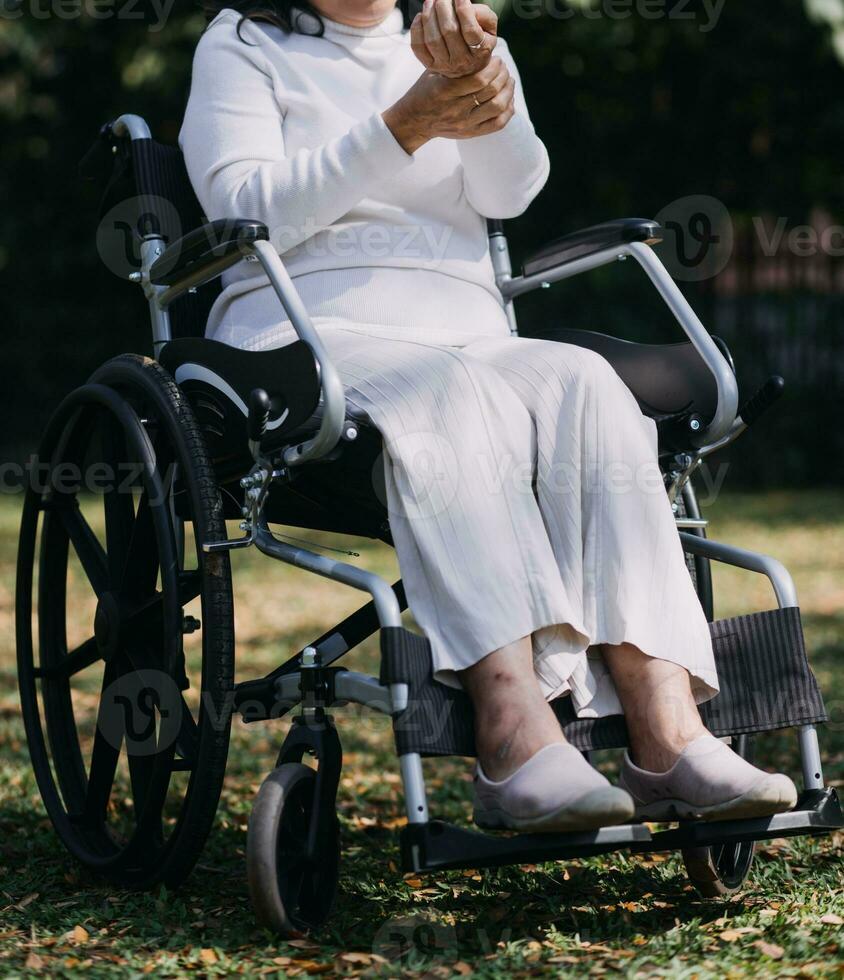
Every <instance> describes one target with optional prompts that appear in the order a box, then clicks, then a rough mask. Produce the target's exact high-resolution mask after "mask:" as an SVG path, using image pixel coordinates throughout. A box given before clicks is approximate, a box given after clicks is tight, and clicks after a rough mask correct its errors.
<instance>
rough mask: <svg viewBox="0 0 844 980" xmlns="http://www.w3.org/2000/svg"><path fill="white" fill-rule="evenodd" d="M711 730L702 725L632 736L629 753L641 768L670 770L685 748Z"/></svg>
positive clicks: (657, 770)
mask: <svg viewBox="0 0 844 980" xmlns="http://www.w3.org/2000/svg"><path fill="white" fill-rule="evenodd" d="M708 734H709V732H708V731H707V730H706V728H704V727H703V726H702V725H701V726H700V727H693V728H688V729H684V730H683V731H673V732H670V733H666V734H664V735H661V736H659V735H657V736H654V735H651V736H650V737H648V738H644V739H642V738H639V739H637V738H635V737H631V744H630V749H629V750H628V754H629V756H630V759H631V761H632V762H633V764H634V765H635V766H637V767H638V768H639V769H644V770H645V771H647V772H668V770H669V769H670V768H671V767H672V766H673V765H674V764H675V763H676V762H677V760H678V759H679V758H680V756H681V755H682V754H683V751H684V749H685V748H686V747H687V746H688V745H690V744H691V743H692V742H694V741H695V739H697V738H700V737H701V735H708Z"/></svg>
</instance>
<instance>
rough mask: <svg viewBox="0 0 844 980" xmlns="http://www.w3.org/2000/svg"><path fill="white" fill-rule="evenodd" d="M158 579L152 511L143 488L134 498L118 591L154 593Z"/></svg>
mask: <svg viewBox="0 0 844 980" xmlns="http://www.w3.org/2000/svg"><path fill="white" fill-rule="evenodd" d="M157 578H158V547H157V545H156V540H155V528H154V526H153V523H152V510H151V508H150V503H149V495H148V494H147V492H146V491H144V492H143V493H142V494H141V498H140V500H139V501H138V510H137V514H136V515H135V518H134V521H133V522H132V531H131V534H130V536H129V544H128V548H127V555H126V562H125V566H124V569H123V577H122V580H121V583H120V589H121V592H123V594H124V595H128V596H133V597H134V596H146V595H150V594H152V593H154V592H155V582H156V579H157Z"/></svg>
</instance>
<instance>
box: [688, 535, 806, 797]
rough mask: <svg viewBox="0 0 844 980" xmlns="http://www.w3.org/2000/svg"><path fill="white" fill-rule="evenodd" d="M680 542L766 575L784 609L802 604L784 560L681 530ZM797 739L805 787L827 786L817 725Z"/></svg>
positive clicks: (713, 558)
mask: <svg viewBox="0 0 844 980" xmlns="http://www.w3.org/2000/svg"><path fill="white" fill-rule="evenodd" d="M680 542H681V543H682V545H683V550H684V551H687V552H688V553H689V554H692V555H701V556H702V557H704V558H708V559H709V560H710V561H720V562H723V563H725V564H727V565H733V566H735V567H736V568H745V569H747V570H748V571H751V572H758V573H759V574H760V575H764V576H766V578H767V579H768V581H769V582H770V583H771V585H772V586H773V589H774V594H775V595H776V598H777V605H778V606H779V608H780V609H789V608H792V607H798V606H799V603H798V601H797V589H796V587H795V585H794V579H793V578H792V577H791V575H790V574H789V572H788V569H786V567H785V565H783V564H782V562H780V561H777V559H776V558H772V557H771V556H770V555H763V554H759V553H758V552H755V551H747V550H746V549H744V548H736V547H735V546H734V545H729V544H723V543H722V542H720V541H712V540H710V539H709V538H701V537H698V536H697V535H696V534H688V533H685V532H683V531H681V532H680ZM797 741H798V746H799V749H800V766H801V769H802V772H803V786H804V788H805V789H823V788H824V779H823V765H822V763H821V753H820V747H819V745H818V732H817V728H816V726H815V725H802V726H801V727H800V728H798V729H797Z"/></svg>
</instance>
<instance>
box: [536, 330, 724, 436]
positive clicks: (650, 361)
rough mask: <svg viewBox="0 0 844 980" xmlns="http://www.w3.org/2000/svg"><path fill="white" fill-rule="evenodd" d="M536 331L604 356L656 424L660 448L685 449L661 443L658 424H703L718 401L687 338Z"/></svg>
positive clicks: (707, 372) (708, 373)
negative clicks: (667, 340) (646, 340)
mask: <svg viewBox="0 0 844 980" xmlns="http://www.w3.org/2000/svg"><path fill="white" fill-rule="evenodd" d="M537 336H539V337H541V338H542V339H545V340H554V341H558V342H560V343H564V344H575V345H577V346H578V347H586V348H588V349H589V350H593V351H595V352H596V353H598V354H600V355H601V356H602V357H604V358H606V360H608V361H609V362H610V364H612V366H613V367H614V368H615V370H616V372H617V373H618V375H619V377H620V378H621V379H622V381H624V383H625V384H626V385H627V387H628V388H629V389H630V390H631V391H632V392H633V394H634V396H635V397H636V401H638V403H639V407H640V408H641V409H642V412H643V413H644V414H645V415H647V416H649V417H650V418H652V419H654V420H656V422H657V424H658V426H660V429H661V432H660V436H661V442H662V443H663V448H669V449H688V448H689V446H681V445H677V446H673V445H667V441H666V439H665V438H663V436H664V432H663V431H662V429H663V427H662V426H661V423H663V422H669V421H672V420H674V419H678V418H680V419H683V418H688V417H689V416H691V415H699V416H700V418H701V421H702V423H703V424H704V425H706V424H707V423H708V422H709V421H710V420H711V419H712V416H713V415H714V413H715V408H716V406H717V402H718V389H717V386H716V384H715V379H714V378H713V376H712V374H711V373H710V371H709V369H708V368H707V366H706V364H705V363H704V361H703V359H702V358H701V356H700V354H698V352H697V351H696V350H695V348H694V347H693V346H692V344H690V343H688V342H685V343H678V344H640V343H634V342H633V341H630V340H621V339H620V338H618V337H610V336H608V335H607V334H602V333H594V332H592V331H591V330H569V329H566V328H563V327H556V328H554V329H552V330H548V331H542V332H541V333H538V334H537ZM666 431H667V430H666ZM669 441H670V440H669Z"/></svg>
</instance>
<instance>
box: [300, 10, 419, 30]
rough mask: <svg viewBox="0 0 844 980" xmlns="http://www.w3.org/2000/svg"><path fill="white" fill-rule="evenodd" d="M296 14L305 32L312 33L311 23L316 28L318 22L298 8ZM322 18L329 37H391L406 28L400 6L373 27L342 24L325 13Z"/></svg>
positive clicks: (321, 15)
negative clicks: (343, 35)
mask: <svg viewBox="0 0 844 980" xmlns="http://www.w3.org/2000/svg"><path fill="white" fill-rule="evenodd" d="M294 16H298V17H300V18H301V22H300V23H301V28H302V31H303V33H310V32H311V25H312V26H313V29H314V30H316V28H317V23H316V21H315V20H314V18H313V16H312V15H311V14H307V13H304V12H302V11H298V10H297V11H296V12H295V14H294ZM320 19H321V20H322V23H323V25H324V32H323V36H324V37H327V38H330V37H332V36H334V37H336V36H337V35H341V34H345V35H346V36H351V37H361V38H367V37H372V38H377V37H389V36H391V35H394V34H401V32H402V31H403V30H404V17H403V16H402V12H401V10H399V8H398V7H394V8H393V9H392V10H391V11H390V12H389V14H387V16H386V17H385V18H384V19H383V20H382V21H381V22H380V23H378V24H374V25H372V26H371V27H353V26H352V25H351V24H340V23H338V21H336V20H329V19H328V17H326V16H325V15H324V14H320Z"/></svg>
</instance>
